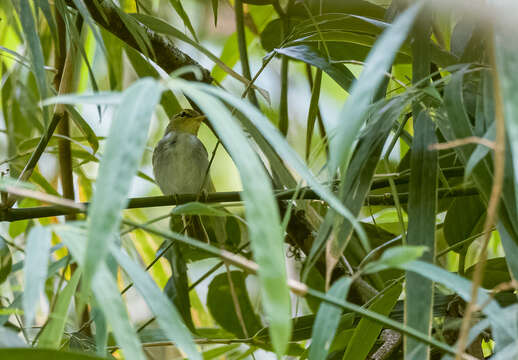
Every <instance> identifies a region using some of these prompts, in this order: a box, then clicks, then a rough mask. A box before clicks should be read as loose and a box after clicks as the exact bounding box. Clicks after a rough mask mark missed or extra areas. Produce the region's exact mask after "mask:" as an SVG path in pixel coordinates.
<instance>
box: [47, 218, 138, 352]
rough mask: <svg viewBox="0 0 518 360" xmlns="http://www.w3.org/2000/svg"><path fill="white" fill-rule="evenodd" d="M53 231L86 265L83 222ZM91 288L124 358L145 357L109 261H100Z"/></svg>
mask: <svg viewBox="0 0 518 360" xmlns="http://www.w3.org/2000/svg"><path fill="white" fill-rule="evenodd" d="M54 231H55V232H56V233H57V234H58V235H59V236H60V237H61V240H62V241H63V242H64V243H65V244H66V246H67V248H68V249H69V250H70V252H71V253H72V255H73V257H74V259H76V261H77V262H78V263H79V265H80V266H83V267H84V265H85V263H84V258H85V253H86V251H87V249H86V247H85V245H86V239H87V236H88V234H87V232H86V231H85V226H83V224H81V223H76V224H75V225H74V226H71V225H60V226H55V227H54ZM91 287H92V291H93V293H94V295H95V298H96V300H97V303H98V304H99V307H100V308H101V309H102V311H103V313H104V316H105V317H106V319H107V320H108V323H109V324H110V326H111V328H112V330H113V334H114V336H115V339H116V340H117V343H118V345H119V346H120V347H121V348H122V350H123V353H124V357H125V358H126V359H130V360H144V359H145V358H146V357H145V356H144V353H143V352H142V349H141V344H140V341H139V339H138V336H137V332H136V331H135V328H134V327H133V325H132V324H131V323H130V320H129V318H128V313H127V311H126V306H125V304H124V302H123V301H122V298H121V295H120V293H119V287H118V285H117V281H116V280H115V278H114V277H113V275H112V273H111V272H110V270H109V269H108V267H107V266H106V262H102V263H101V264H99V266H98V269H97V271H96V272H95V274H94V278H93V279H92V281H91Z"/></svg>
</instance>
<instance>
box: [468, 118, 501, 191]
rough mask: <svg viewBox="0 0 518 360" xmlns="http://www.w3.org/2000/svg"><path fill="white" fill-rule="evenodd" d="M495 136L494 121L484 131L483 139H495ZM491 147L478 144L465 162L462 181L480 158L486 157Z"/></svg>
mask: <svg viewBox="0 0 518 360" xmlns="http://www.w3.org/2000/svg"><path fill="white" fill-rule="evenodd" d="M495 137H496V123H495V122H493V123H492V124H491V126H490V127H489V129H487V131H486V133H485V134H484V139H487V140H489V141H495ZM490 150H491V149H490V148H488V147H487V146H485V145H482V144H478V145H477V147H476V148H475V150H474V151H473V153H472V154H471V156H470V157H469V159H468V162H467V164H466V170H465V171H464V181H466V180H467V179H468V178H469V176H470V175H471V173H472V172H473V169H474V168H475V166H477V165H478V163H479V162H480V161H482V159H484V158H485V157H486V155H487V154H489V151H490Z"/></svg>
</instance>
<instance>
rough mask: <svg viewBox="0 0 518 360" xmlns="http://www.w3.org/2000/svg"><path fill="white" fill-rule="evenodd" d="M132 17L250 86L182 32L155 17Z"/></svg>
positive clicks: (265, 94)
mask: <svg viewBox="0 0 518 360" xmlns="http://www.w3.org/2000/svg"><path fill="white" fill-rule="evenodd" d="M132 15H133V16H134V17H135V18H136V19H137V20H138V21H140V22H141V23H143V24H144V25H146V26H148V27H149V28H150V29H151V30H154V31H156V32H158V33H161V34H167V35H171V36H173V37H175V38H177V39H179V40H181V41H183V42H186V43H187V44H189V45H191V46H193V47H194V48H195V49H197V50H199V51H200V52H201V53H203V54H204V55H206V56H207V57H208V58H209V59H210V60H212V61H213V62H214V63H216V64H217V65H218V66H220V67H221V68H222V69H223V70H224V71H225V72H227V73H228V74H229V75H230V76H232V77H233V78H235V79H237V80H239V81H241V82H242V83H243V84H245V85H249V84H250V81H249V80H248V79H246V78H245V77H244V76H242V75H240V74H238V73H237V72H235V71H234V70H232V69H231V68H230V67H229V66H227V65H226V64H225V63H223V61H221V60H220V58H219V57H218V56H216V55H214V54H213V53H211V52H210V51H209V50H207V49H206V48H205V47H204V46H201V45H200V44H199V43H197V42H196V41H193V40H191V39H190V38H189V37H187V36H186V35H185V34H184V33H183V32H181V31H180V30H178V29H176V28H174V27H173V26H171V25H169V24H168V23H166V22H165V21H163V20H161V19H159V18H157V17H154V16H150V15H145V14H132ZM252 87H253V88H254V89H256V90H258V91H259V92H260V93H261V95H262V96H263V97H264V98H265V99H266V101H268V102H270V97H269V94H268V92H266V90H264V89H261V88H258V87H257V86H256V85H252Z"/></svg>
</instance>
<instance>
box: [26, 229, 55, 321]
mask: <svg viewBox="0 0 518 360" xmlns="http://www.w3.org/2000/svg"><path fill="white" fill-rule="evenodd" d="M50 238H51V232H50V228H48V227H43V226H37V227H34V228H32V229H31V230H30V231H29V235H28V237H27V247H26V250H25V263H24V267H23V270H24V275H25V291H24V293H23V312H24V314H25V322H26V323H27V324H28V325H27V326H32V322H33V321H34V317H35V316H36V308H37V305H38V302H39V299H40V295H41V293H42V291H43V284H44V283H45V279H46V278H47V268H48V262H49V252H50Z"/></svg>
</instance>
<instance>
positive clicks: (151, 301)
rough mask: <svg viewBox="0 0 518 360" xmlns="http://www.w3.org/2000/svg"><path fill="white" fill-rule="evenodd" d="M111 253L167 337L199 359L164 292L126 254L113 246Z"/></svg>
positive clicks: (187, 333)
mask: <svg viewBox="0 0 518 360" xmlns="http://www.w3.org/2000/svg"><path fill="white" fill-rule="evenodd" d="M111 254H112V255H113V256H114V257H115V259H116V260H117V262H118V263H119V264H120V266H121V267H122V268H123V269H124V271H126V272H127V273H128V275H129V276H130V278H131V279H132V280H133V282H134V284H135V287H136V288H137V289H138V291H139V292H140V294H141V295H142V297H143V298H144V300H145V301H146V303H147V304H148V306H149V308H150V309H151V311H153V313H154V314H155V315H156V316H157V321H158V324H159V325H160V327H161V328H162V330H164V332H165V333H166V335H167V338H168V339H169V340H171V341H173V342H174V343H175V344H176V345H177V346H178V347H179V348H180V349H182V350H183V351H184V352H185V354H186V355H187V357H188V358H189V359H193V360H201V359H202V357H201V355H200V353H199V352H198V350H197V349H196V345H195V344H194V341H193V339H192V337H191V334H190V331H189V329H188V328H187V326H186V325H185V324H184V323H183V321H182V317H181V316H180V314H179V313H178V310H176V308H175V307H174V305H173V304H172V303H171V302H170V301H169V299H167V297H166V296H165V295H164V293H162V291H160V289H159V288H158V286H157V285H156V284H155V282H154V281H153V279H151V277H150V276H149V275H148V274H146V272H145V271H144V270H143V269H141V268H140V267H138V266H137V265H136V264H135V263H134V262H133V261H132V260H131V259H130V258H129V257H128V255H126V254H124V253H123V252H122V251H121V250H119V249H118V248H116V247H115V246H113V247H112V248H111Z"/></svg>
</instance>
